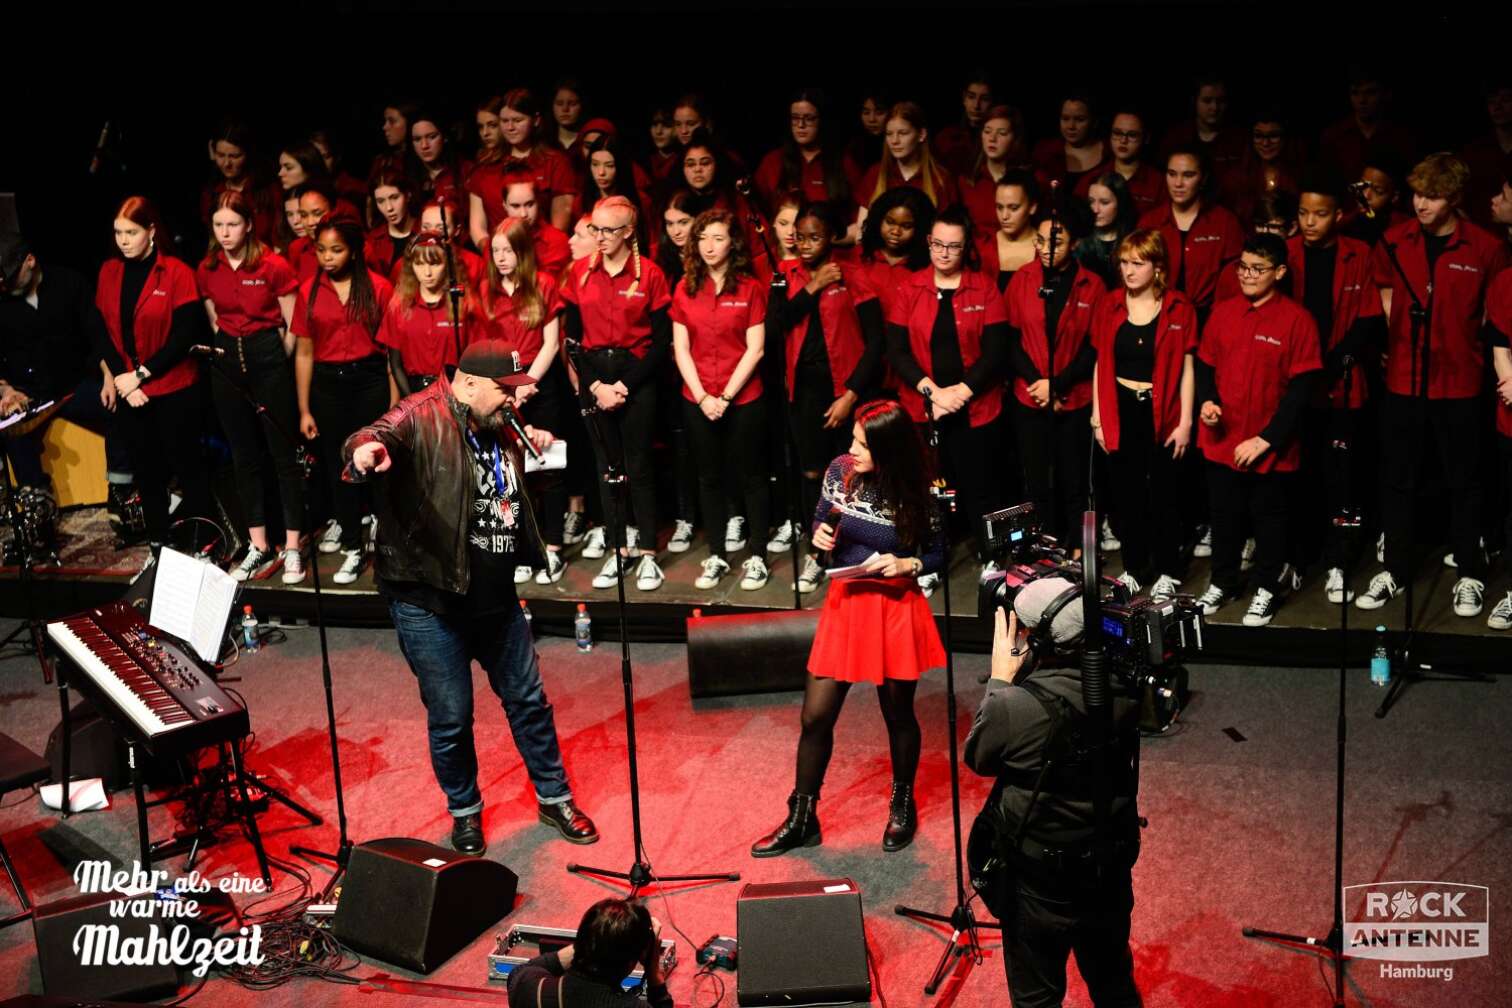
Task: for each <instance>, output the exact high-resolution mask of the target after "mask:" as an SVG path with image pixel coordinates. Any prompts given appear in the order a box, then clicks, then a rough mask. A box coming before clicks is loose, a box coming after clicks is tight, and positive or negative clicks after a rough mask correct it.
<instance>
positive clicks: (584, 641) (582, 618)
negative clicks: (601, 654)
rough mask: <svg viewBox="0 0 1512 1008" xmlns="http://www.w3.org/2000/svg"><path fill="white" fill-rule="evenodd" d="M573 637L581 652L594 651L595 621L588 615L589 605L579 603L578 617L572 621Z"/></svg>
mask: <svg viewBox="0 0 1512 1008" xmlns="http://www.w3.org/2000/svg"><path fill="white" fill-rule="evenodd" d="M572 635H573V636H574V637H575V638H577V646H578V650H579V651H592V650H593V619H592V618H591V617H590V616H589V615H588V605H587V603H584V602H579V603H578V608H577V617H576V618H574V619H573V621H572Z"/></svg>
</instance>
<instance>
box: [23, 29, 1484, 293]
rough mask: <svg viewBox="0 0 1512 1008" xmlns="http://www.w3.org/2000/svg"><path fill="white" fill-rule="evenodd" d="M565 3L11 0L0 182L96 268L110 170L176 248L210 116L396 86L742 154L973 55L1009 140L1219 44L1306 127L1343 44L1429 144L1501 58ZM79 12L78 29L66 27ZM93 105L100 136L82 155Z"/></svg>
mask: <svg viewBox="0 0 1512 1008" xmlns="http://www.w3.org/2000/svg"><path fill="white" fill-rule="evenodd" d="M580 6H581V5H572V4H559V3H548V4H543V5H541V7H539V8H537V9H542V8H545V9H550V10H554V11H557V12H558V13H557V14H556V16H555V17H554V18H553V19H550V20H544V19H541V18H540V17H538V16H532V17H506V16H504V15H502V14H501V13H499V12H498V10H497V8H496V9H495V10H493V11H491V12H465V11H461V10H447V9H444V8H438V7H436V6H435V5H432V4H423V3H415V4H413V5H408V6H402V5H398V4H378V5H364V7H365V9H363V10H361V11H350V12H346V13H343V14H341V15H340V16H339V17H332V16H331V15H329V14H328V13H327V14H317V15H310V16H304V15H302V14H300V15H299V16H295V15H294V14H293V13H291V12H290V11H289V9H288V8H287V7H283V6H280V5H267V6H265V7H263V8H262V10H263V11H264V13H263V14H261V15H259V14H258V13H257V12H258V10H259V7H260V5H258V4H257V3H255V2H254V3H250V4H248V3H240V4H237V5H235V9H236V14H237V16H236V18H235V19H234V20H230V19H229V14H230V10H231V9H230V8H229V7H228V8H227V17H226V18H223V17H221V16H220V15H217V14H216V13H215V8H214V7H213V6H201V7H198V8H196V10H195V12H194V13H193V14H192V15H191V14H187V13H186V14H185V15H183V16H180V17H177V18H175V17H173V16H172V15H171V14H168V13H164V14H163V16H162V18H161V21H160V26H161V28H162V30H163V32H164V33H166V32H168V31H169V29H170V28H171V29H172V31H173V32H174V33H175V35H176V34H177V33H185V32H187V33H190V35H189V36H188V37H182V38H179V37H170V36H169V35H167V34H162V35H161V36H160V37H158V36H155V35H154V29H151V28H144V26H143V25H140V24H138V25H135V26H128V25H122V26H121V27H120V30H119V32H112V31H111V30H110V29H109V27H108V26H104V25H102V24H101V23H99V22H95V21H89V22H88V23H87V25H86V24H85V23H84V22H85V20H86V16H85V14H84V12H83V11H82V10H80V11H77V12H76V14H77V16H78V17H79V18H80V23H79V24H78V25H72V26H71V25H69V24H68V23H67V22H65V21H61V20H56V19H55V20H54V21H53V23H51V24H50V25H44V26H42V27H40V28H39V30H37V31H25V30H21V29H19V28H17V27H16V25H15V24H14V23H12V24H11V25H10V26H9V27H10V28H11V29H13V30H10V31H8V32H7V34H8V36H9V37H8V39H7V40H6V42H5V43H4V46H5V48H6V49H7V50H8V52H7V54H6V55H7V60H8V62H9V66H10V73H9V74H8V79H9V82H10V83H9V86H8V87H7V90H6V100H5V102H4V104H3V105H0V108H3V111H0V132H3V136H4V141H3V142H0V191H6V192H15V193H16V194H17V199H18V204H19V211H20V218H21V222H22V225H23V227H24V228H25V230H26V231H27V232H28V234H29V235H30V236H32V238H33V241H34V243H35V244H36V246H37V247H38V250H39V251H40V252H41V253H43V254H44V255H45V256H50V257H53V258H55V259H57V260H61V261H66V262H70V263H73V264H76V265H78V266H80V267H81V268H84V269H86V270H88V271H90V272H92V270H93V267H94V266H95V264H97V263H98V262H99V261H100V260H101V259H102V258H103V257H105V256H106V255H108V254H110V253H111V252H112V251H113V248H112V242H111V232H110V213H111V210H112V209H113V206H114V204H115V203H116V201H118V200H119V199H120V198H122V197H123V196H125V195H129V194H132V193H144V194H146V195H149V196H151V197H153V198H154V199H155V200H157V201H158V203H159V204H160V205H161V207H162V208H163V211H164V213H165V216H166V217H167V219H168V223H169V227H170V228H171V229H172V230H173V231H174V232H175V233H177V234H179V235H182V236H183V237H184V238H186V239H187V245H188V248H187V249H184V250H182V251H183V252H184V253H185V254H187V255H189V256H194V255H198V254H199V253H200V251H201V250H202V249H203V244H202V242H203V240H204V234H205V231H204V226H203V224H202V223H201V222H199V221H197V220H196V219H195V217H196V216H197V205H198V204H197V200H198V192H199V189H200V187H201V186H202V185H203V184H204V183H205V182H206V181H207V180H208V179H209V178H210V177H211V170H212V165H211V164H210V162H209V159H208V155H207V139H208V136H209V134H210V131H211V130H212V129H213V128H214V125H215V124H216V122H217V121H218V120H219V119H221V118H222V117H223V116H226V115H228V114H229V115H235V116H238V117H241V118H243V119H244V120H246V121H247V122H249V123H250V124H251V125H252V126H253V127H254V128H255V130H256V133H257V135H258V136H259V137H260V138H261V143H262V146H263V151H262V155H263V159H264V164H265V165H266V166H268V167H267V170H268V172H269V177H270V178H271V163H272V158H273V157H275V156H276V153H277V150H278V145H279V144H280V143H282V142H284V141H285V140H286V139H287V138H291V137H294V136H298V135H299V134H300V133H301V132H302V131H304V130H307V129H309V128H312V127H315V126H325V127H327V128H329V129H330V130H332V131H333V132H334V135H335V136H336V137H337V139H338V142H339V143H340V144H341V145H342V146H343V147H344V149H345V162H346V165H347V167H348V169H349V170H351V171H352V172H353V174H356V175H358V176H359V177H360V176H361V175H363V174H364V173H365V171H366V168H367V165H368V162H369V160H370V158H371V156H372V154H373V153H374V152H375V150H376V148H377V146H378V144H379V143H380V135H379V119H380V116H381V110H382V107H383V105H384V104H385V103H386V101H388V100H390V99H392V98H394V97H398V96H418V97H419V98H421V99H425V100H429V101H430V102H431V103H432V104H434V105H435V106H436V107H438V108H439V109H441V110H442V111H443V113H445V114H449V115H452V116H454V118H455V121H456V123H457V127H458V135H459V136H460V138H461V141H462V144H463V148H464V150H467V151H469V152H470V151H471V149H472V147H473V145H474V144H475V142H476V135H475V132H474V130H473V128H472V115H473V107H474V103H475V102H477V101H479V100H481V99H482V98H485V97H487V96H488V95H491V94H496V93H500V92H502V91H504V90H505V89H507V88H509V87H513V86H517V85H527V86H530V87H532V88H535V89H537V90H538V91H539V92H540V93H541V94H542V95H543V97H544V98H545V99H547V100H549V98H550V93H549V92H550V89H551V86H552V83H553V81H554V80H555V79H557V78H558V77H559V76H572V77H575V78H577V79H578V80H579V81H580V82H581V83H582V85H583V87H584V89H585V91H586V97H587V99H588V114H589V115H606V116H608V117H610V118H611V119H613V120H614V121H615V122H616V123H618V124H619V126H620V128H621V131H622V132H623V133H624V134H625V135H627V136H628V137H630V138H631V139H632V140H634V141H635V142H637V143H645V142H647V137H646V129H645V124H646V118H647V112H648V110H649V109H650V107H651V106H652V105H653V104H656V103H661V102H670V101H671V100H673V99H675V98H676V97H677V96H678V95H679V94H680V93H682V92H685V91H701V92H703V93H705V94H706V95H708V96H709V98H710V99H711V101H712V104H713V107H714V109H715V116H716V120H717V122H718V125H719V128H720V132H721V133H722V134H723V136H724V138H725V139H726V140H728V141H730V142H732V144H733V146H734V147H735V148H736V150H737V152H738V153H740V154H741V155H742V156H743V157H744V158H745V159H746V161H747V163H748V164H751V165H753V166H754V164H755V160H756V159H757V158H758V157H759V156H760V154H761V153H762V152H763V151H765V150H767V149H770V148H771V147H772V146H774V145H775V144H777V143H778V142H780V140H781V138H782V137H783V135H784V133H785V130H786V117H787V107H786V100H785V99H786V95H787V93H788V92H789V91H790V90H791V89H793V88H794V87H796V86H799V85H803V86H814V85H817V86H819V87H822V88H824V89H826V90H828V91H829V92H830V93H831V95H832V97H833V99H834V102H833V104H834V105H835V107H836V109H837V110H838V111H837V115H836V116H835V117H834V118H837V119H838V120H839V123H838V125H839V126H841V127H842V128H843V129H845V130H846V131H850V130H853V129H858V128H859V126H858V123H857V115H856V111H857V99H856V97H855V96H856V94H857V93H858V92H859V90H860V87H861V85H862V83H863V82H867V83H876V84H878V85H880V86H881V87H882V88H883V89H884V90H885V91H886V92H887V93H889V94H890V95H892V96H894V97H900V98H901V97H908V98H915V99H917V100H920V101H922V102H923V103H924V104H925V106H926V108H927V109H928V110H929V111H930V114H931V122H933V123H934V124H935V125H936V126H937V127H938V126H943V125H946V124H947V123H950V122H952V121H954V120H955V119H956V118H957V117H958V116H959V114H960V109H959V104H958V101H957V95H958V92H959V87H960V83H961V77H962V74H963V73H964V72H965V71H966V69H967V68H968V67H971V66H974V65H983V66H986V67H987V68H989V69H990V70H991V71H992V72H993V74H994V75H995V78H996V80H997V82H998V90H999V92H1000V94H1001V97H1002V98H1004V99H1006V100H1007V101H1009V102H1012V103H1014V104H1016V105H1018V106H1019V107H1020V108H1021V109H1023V110H1024V113H1025V115H1026V117H1027V119H1028V127H1029V133H1030V139H1031V141H1033V140H1034V139H1038V138H1040V137H1045V136H1053V135H1054V132H1055V126H1056V119H1055V117H1056V114H1057V111H1058V107H1059V96H1060V95H1061V94H1063V93H1064V92H1066V91H1068V90H1072V89H1075V90H1087V91H1090V92H1091V93H1092V94H1093V95H1094V96H1099V97H1102V98H1103V99H1104V100H1105V101H1110V100H1112V101H1122V100H1124V99H1126V98H1129V99H1135V100H1137V101H1138V102H1139V103H1140V104H1142V105H1143V106H1144V107H1145V108H1146V109H1147V110H1148V114H1149V116H1150V117H1151V119H1152V125H1153V127H1154V129H1153V131H1152V132H1153V133H1154V135H1155V136H1156V137H1157V138H1158V137H1159V135H1160V134H1161V132H1163V130H1164V127H1165V126H1166V125H1167V124H1169V123H1170V122H1172V121H1174V120H1176V119H1178V118H1181V117H1182V116H1184V115H1186V114H1188V110H1189V95H1190V90H1191V81H1192V78H1193V76H1194V75H1195V74H1196V73H1198V72H1199V71H1201V70H1204V69H1208V68H1216V69H1217V70H1219V71H1220V72H1221V73H1223V74H1225V75H1226V76H1227V77H1228V80H1229V90H1230V98H1231V112H1230V116H1231V120H1232V121H1234V122H1239V123H1243V122H1245V121H1246V116H1248V115H1249V114H1250V112H1251V111H1252V110H1254V109H1256V108H1257V107H1262V106H1263V107H1270V106H1280V107H1281V108H1282V109H1284V110H1285V111H1286V112H1287V113H1288V114H1289V115H1290V118H1291V123H1292V124H1293V125H1292V128H1293V129H1294V130H1296V131H1299V132H1300V133H1301V135H1303V136H1304V137H1307V138H1308V139H1309V140H1312V139H1313V138H1315V137H1316V134H1317V131H1318V130H1319V129H1320V128H1321V127H1322V126H1323V125H1325V124H1327V123H1328V122H1331V121H1333V120H1335V119H1337V118H1340V117H1341V116H1343V115H1346V114H1347V112H1348V104H1347V90H1346V79H1347V72H1348V66H1349V64H1350V62H1351V61H1354V60H1361V61H1368V62H1370V63H1371V64H1372V65H1375V66H1378V67H1380V68H1382V73H1383V74H1384V75H1385V76H1386V77H1387V78H1388V80H1389V81H1391V82H1392V83H1393V84H1394V85H1395V96H1394V104H1395V112H1396V118H1398V119H1400V120H1403V121H1406V122H1408V123H1409V124H1412V125H1413V126H1415V127H1416V129H1417V131H1418V134H1419V137H1420V139H1421V141H1422V144H1423V147H1424V150H1425V151H1431V150H1437V149H1442V148H1457V147H1458V146H1460V145H1461V144H1462V143H1463V142H1464V141H1466V140H1468V139H1470V138H1471V137H1472V136H1475V135H1477V134H1479V133H1481V132H1484V131H1485V129H1486V124H1485V112H1484V104H1483V102H1482V99H1481V84H1482V81H1483V80H1484V79H1485V77H1486V75H1487V74H1488V73H1490V72H1493V71H1497V70H1498V68H1499V69H1500V71H1501V72H1504V71H1505V62H1506V60H1507V53H1506V52H1505V51H1503V52H1500V53H1497V52H1496V51H1495V50H1494V48H1492V47H1494V46H1495V44H1496V43H1497V41H1498V39H1496V38H1494V37H1493V36H1495V35H1497V34H1498V33H1501V32H1502V30H1503V28H1504V25H1503V24H1502V23H1501V20H1502V19H1496V18H1493V17H1492V16H1491V15H1490V14H1489V13H1488V12H1485V10H1484V9H1483V10H1482V13H1481V14H1480V16H1479V17H1477V16H1475V14H1474V13H1473V12H1472V11H1470V10H1469V9H1468V8H1456V7H1455V5H1452V4H1448V5H1446V4H1435V5H1433V6H1432V7H1431V8H1429V9H1427V10H1425V11H1419V12H1417V13H1416V14H1415V15H1414V16H1411V17H1408V16H1407V15H1406V14H1405V12H1397V11H1395V10H1393V9H1391V8H1390V7H1383V6H1380V5H1367V6H1366V7H1363V8H1359V11H1358V13H1356V12H1355V11H1353V10H1350V11H1347V12H1346V10H1345V8H1344V7H1343V5H1340V6H1339V8H1338V9H1337V10H1335V9H1333V8H1332V6H1331V5H1324V4H1314V5H1312V6H1311V7H1296V6H1279V5H1264V4H1258V3H1248V2H1246V3H1224V4H1184V5H1143V4H1124V5H1117V6H1107V5H1094V4H1077V3H1062V4H1047V3H1043V2H1041V3H1030V4H1013V5H1008V4H994V5H990V6H985V5H984V6H980V7H958V6H956V7H942V6H937V5H933V4H929V3H926V2H923V0H919V2H916V3H913V4H909V5H902V4H892V5H888V4H867V5H865V6H864V7H863V6H861V5H847V6H850V7H851V8H852V9H837V7H828V8H826V7H823V5H818V4H804V5H801V6H800V5H794V4H773V5H765V6H762V7H760V8H741V9H735V8H729V7H726V6H723V5H720V4H718V3H716V2H713V0H709V2H708V3H707V5H706V6H705V7H704V8H703V9H702V10H700V11H696V12H695V11H687V10H656V9H653V8H649V7H645V6H644V5H636V10H637V13H635V14H633V15H630V14H627V13H625V11H626V9H627V7H628V6H629V5H626V6H625V7H620V8H619V9H618V10H616V11H615V12H602V11H594V10H591V9H590V10H583V9H575V8H576V7H580ZM1324 8H1327V9H1324ZM76 28H82V29H87V31H88V36H87V37H84V38H77V37H75V31H74V29H76ZM565 40H570V42H569V41H565ZM23 68H24V69H23ZM18 70H19V71H21V72H20V73H19V74H18V73H17V71H18ZM106 120H108V121H109V122H110V124H111V141H110V144H109V147H108V150H107V152H106V157H105V162H104V167H103V168H102V169H101V171H100V172H99V173H98V174H97V175H93V176H91V175H89V174H88V172H87V169H88V166H89V164H90V160H91V156H92V153H93V149H94V145H95V141H96V139H97V137H98V135H99V133H100V129H101V126H102V125H103V123H104V122H105V121H106ZM834 125H836V124H835V123H830V124H828V126H827V128H829V127H832V126H834Z"/></svg>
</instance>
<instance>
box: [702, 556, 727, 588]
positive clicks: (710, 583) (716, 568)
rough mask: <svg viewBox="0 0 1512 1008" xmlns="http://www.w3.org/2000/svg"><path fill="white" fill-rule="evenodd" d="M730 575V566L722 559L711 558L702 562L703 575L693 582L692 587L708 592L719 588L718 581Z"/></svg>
mask: <svg viewBox="0 0 1512 1008" xmlns="http://www.w3.org/2000/svg"><path fill="white" fill-rule="evenodd" d="M728 573H730V565H729V563H728V562H727V561H726V560H725V559H724V558H723V557H717V556H711V557H709V558H708V559H707V560H705V561H704V562H703V573H702V574H700V575H698V580H696V581H694V582H693V587H694V588H697V589H699V590H700V591H708V590H709V589H710V588H716V587H718V586H719V579H720V578H722V577H724V576H725V575H726V574H728Z"/></svg>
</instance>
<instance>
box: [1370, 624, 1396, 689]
mask: <svg viewBox="0 0 1512 1008" xmlns="http://www.w3.org/2000/svg"><path fill="white" fill-rule="evenodd" d="M1390 682H1391V649H1390V648H1389V647H1387V646H1386V628H1385V627H1383V626H1378V627H1376V645H1375V651H1373V652H1372V653H1371V655H1370V684H1371V685H1372V686H1385V685H1387V684H1389V683H1390Z"/></svg>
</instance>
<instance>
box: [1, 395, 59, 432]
mask: <svg viewBox="0 0 1512 1008" xmlns="http://www.w3.org/2000/svg"><path fill="white" fill-rule="evenodd" d="M56 401H57V400H55V399H49V400H47V402H45V403H42V404H40V405H36V406H28V407H27V408H26V409H24V410H22V411H21V412H20V413H12V414H11V415H10V416H8V417H6V418H5V419H4V420H0V430H5V428H7V427H9V426H11V425H12V424H18V423H20V422H21V421H23V420H30V419H31V418H32V417H34V416H36V415H37V414H38V413H41V412H42V411H43V410H45V409H47V407H49V406H51V405H52V404H53V403H54V402H56Z"/></svg>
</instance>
